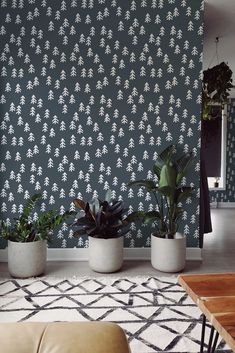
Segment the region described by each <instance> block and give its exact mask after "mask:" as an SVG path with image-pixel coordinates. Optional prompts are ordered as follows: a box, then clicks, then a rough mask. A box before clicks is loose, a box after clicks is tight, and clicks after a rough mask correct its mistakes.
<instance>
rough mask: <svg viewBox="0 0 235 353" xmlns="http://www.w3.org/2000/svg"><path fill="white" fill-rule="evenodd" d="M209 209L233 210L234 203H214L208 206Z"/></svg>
mask: <svg viewBox="0 0 235 353" xmlns="http://www.w3.org/2000/svg"><path fill="white" fill-rule="evenodd" d="M210 206H211V208H235V202H216V201H213V202H211V204H210Z"/></svg>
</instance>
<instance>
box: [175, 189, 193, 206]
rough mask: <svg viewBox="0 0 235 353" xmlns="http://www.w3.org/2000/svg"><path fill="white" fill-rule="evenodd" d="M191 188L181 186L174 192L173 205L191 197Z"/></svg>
mask: <svg viewBox="0 0 235 353" xmlns="http://www.w3.org/2000/svg"><path fill="white" fill-rule="evenodd" d="M192 192H193V188H191V187H190V186H182V187H181V188H178V189H177V190H176V191H175V203H176V204H177V203H179V202H183V201H184V200H186V199H187V198H188V197H189V196H191V195H192Z"/></svg>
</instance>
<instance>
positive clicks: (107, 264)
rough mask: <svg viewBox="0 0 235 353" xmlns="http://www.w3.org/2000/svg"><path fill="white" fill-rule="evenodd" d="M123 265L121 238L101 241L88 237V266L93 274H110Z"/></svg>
mask: <svg viewBox="0 0 235 353" xmlns="http://www.w3.org/2000/svg"><path fill="white" fill-rule="evenodd" d="M122 264H123V237H120V238H111V239H102V238H93V237H89V265H90V267H91V269H92V270H93V271H95V272H102V273H110V272H116V271H118V270H120V268H121V267H122Z"/></svg>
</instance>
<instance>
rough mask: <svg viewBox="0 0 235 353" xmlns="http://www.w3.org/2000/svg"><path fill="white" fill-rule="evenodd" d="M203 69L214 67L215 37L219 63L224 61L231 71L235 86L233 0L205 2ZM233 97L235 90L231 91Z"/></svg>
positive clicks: (234, 8) (234, 18) (234, 17)
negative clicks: (217, 40) (217, 39)
mask: <svg viewBox="0 0 235 353" xmlns="http://www.w3.org/2000/svg"><path fill="white" fill-rule="evenodd" d="M204 23H205V28H204V49H203V68H204V69H207V68H208V67H212V66H214V65H216V64H217V63H218V62H217V57H216V55H215V54H216V44H215V41H216V37H218V38H219V42H218V59H219V62H221V61H225V62H226V63H228V65H229V66H230V68H231V70H232V71H233V81H234V82H233V83H234V84H235V0H205V12H204ZM231 96H233V97H235V89H233V90H232V91H231Z"/></svg>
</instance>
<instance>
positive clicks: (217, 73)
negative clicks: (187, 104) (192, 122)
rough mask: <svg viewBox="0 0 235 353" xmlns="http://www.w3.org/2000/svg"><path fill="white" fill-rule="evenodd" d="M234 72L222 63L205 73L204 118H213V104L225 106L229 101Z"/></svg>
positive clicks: (203, 92) (203, 85) (203, 83)
mask: <svg viewBox="0 0 235 353" xmlns="http://www.w3.org/2000/svg"><path fill="white" fill-rule="evenodd" d="M232 74H233V73H232V70H231V69H230V68H229V66H228V65H227V64H226V63H225V62H222V63H220V64H219V65H216V66H213V67H212V68H210V69H207V70H205V71H203V82H202V118H203V119H204V120H210V119H212V118H213V104H219V105H220V106H222V107H223V105H224V104H225V103H226V102H227V101H228V97H229V94H230V90H231V88H233V87H234V85H233V84H232V82H233V80H232Z"/></svg>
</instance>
